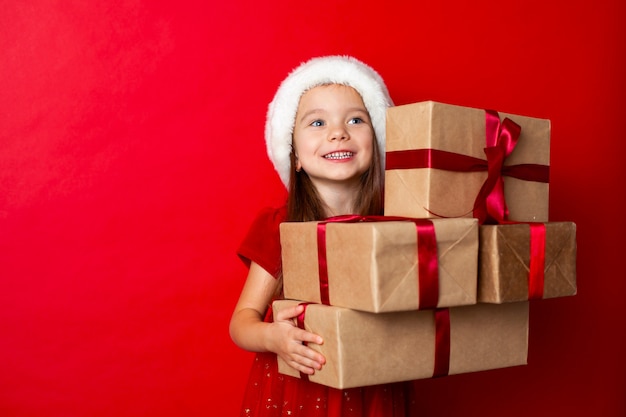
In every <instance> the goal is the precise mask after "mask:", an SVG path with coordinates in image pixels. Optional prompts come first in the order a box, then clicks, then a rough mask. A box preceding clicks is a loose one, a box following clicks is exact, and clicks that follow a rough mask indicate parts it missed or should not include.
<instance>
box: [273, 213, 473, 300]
mask: <svg viewBox="0 0 626 417" xmlns="http://www.w3.org/2000/svg"><path fill="white" fill-rule="evenodd" d="M432 223H433V225H434V227H435V234H436V238H437V252H438V264H439V300H438V306H439V307H448V306H456V305H468V304H475V303H476V294H477V286H478V284H477V276H478V223H477V221H476V219H466V218H464V219H433V220H432ZM316 229H317V222H294V223H282V224H281V225H280V238H281V245H282V259H283V288H284V294H285V298H290V299H294V300H303V301H309V302H316V303H321V297H320V280H319V265H318V250H317V234H316ZM416 244H417V232H416V228H415V224H414V223H413V222H410V221H378V222H359V223H328V224H327V225H326V245H327V250H326V256H327V264H328V286H329V290H328V291H329V299H330V304H331V305H334V306H339V307H346V308H352V309H355V310H361V311H370V312H391V311H406V310H416V309H418V308H419V285H418V261H417V246H416Z"/></svg>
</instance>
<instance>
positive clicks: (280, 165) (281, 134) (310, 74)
mask: <svg viewBox="0 0 626 417" xmlns="http://www.w3.org/2000/svg"><path fill="white" fill-rule="evenodd" d="M327 84H342V85H346V86H350V87H352V88H354V89H355V90H356V91H357V92H358V93H359V94H360V95H361V98H362V99H363V104H365V108H366V109H367V111H368V113H369V116H370V118H371V120H372V125H373V127H374V133H375V135H376V139H377V141H378V147H379V149H380V154H381V158H382V161H381V164H382V166H383V168H384V166H385V156H384V155H385V118H386V111H387V107H390V106H393V102H392V101H391V97H390V96H389V92H388V91H387V87H386V86H385V83H384V81H383V79H382V78H381V76H380V75H379V74H378V73H377V72H376V71H375V70H374V69H373V68H372V67H370V66H369V65H367V64H364V63H363V62H361V61H359V60H358V59H356V58H353V57H350V56H339V55H334V56H324V57H317V58H312V59H310V60H309V61H307V62H304V63H302V64H300V65H299V66H298V67H296V68H295V69H294V70H293V71H292V72H291V73H290V74H289V75H288V76H287V78H285V80H283V82H282V83H281V84H280V86H279V87H278V90H277V91H276V95H275V96H274V99H273V100H272V102H271V103H270V104H269V108H268V112H267V121H266V123H265V142H266V145H267V154H268V156H269V158H270V160H271V161H272V163H273V164H274V168H275V169H276V171H277V172H278V175H279V176H280V179H281V180H282V182H283V184H285V186H286V187H288V185H289V169H290V165H291V162H290V159H289V155H290V153H291V143H292V135H293V127H294V122H295V118H296V111H297V109H298V104H299V103H300V97H301V96H302V94H304V93H305V92H306V91H307V90H310V89H311V88H313V87H317V86H319V85H327Z"/></svg>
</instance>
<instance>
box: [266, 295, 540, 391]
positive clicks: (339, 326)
mask: <svg viewBox="0 0 626 417" xmlns="http://www.w3.org/2000/svg"><path fill="white" fill-rule="evenodd" d="M294 304H299V302H298V301H293V300H279V301H275V302H274V304H273V309H274V315H276V314H277V313H278V312H279V311H281V309H284V308H287V307H290V306H293V305H294ZM435 314H440V315H441V317H438V318H437V319H439V321H437V322H436V318H435ZM445 314H449V315H448V316H447V320H448V322H447V325H448V328H447V331H446V326H445V325H446V320H445V319H446V316H445ZM274 317H276V316H274ZM303 321H304V324H303V328H304V329H306V330H308V331H310V332H313V333H316V334H318V335H320V336H321V337H322V338H323V339H324V343H323V344H322V345H317V344H312V343H309V344H308V346H309V347H311V348H312V349H314V350H316V351H318V352H320V353H321V354H322V355H324V357H325V358H326V364H325V365H324V366H323V367H322V369H321V370H319V371H316V372H315V374H313V375H308V376H306V375H301V374H300V373H299V372H298V371H297V370H295V369H294V368H292V367H290V366H289V365H287V363H286V362H284V361H283V360H282V359H281V358H280V357H279V358H278V371H279V372H280V373H282V374H285V375H290V376H293V377H296V378H308V379H309V380H310V381H311V382H315V383H319V384H322V385H326V386H329V387H333V388H339V389H345V388H352V387H358V386H368V385H376V384H384V383H391V382H399V381H408V380H416V379H424V378H431V377H433V376H434V374H435V375H436V376H445V375H453V374H461V373H469V372H475V371H484V370H489V369H497V368H505V367H510V366H516V365H526V363H527V354H528V302H519V303H508V304H477V305H472V306H464V307H451V308H449V309H442V310H421V311H404V312H396V313H380V314H376V313H368V312H363V311H356V310H351V309H346V308H342V307H334V306H327V305H323V304H309V305H308V306H307V308H306V311H305V313H304V320H303ZM438 333H439V334H441V335H443V336H444V337H441V338H440V339H437V338H436V335H437V334H438ZM437 340H439V342H437Z"/></svg>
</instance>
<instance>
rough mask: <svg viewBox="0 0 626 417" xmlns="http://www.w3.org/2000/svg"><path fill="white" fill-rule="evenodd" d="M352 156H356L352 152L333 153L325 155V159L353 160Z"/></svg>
mask: <svg viewBox="0 0 626 417" xmlns="http://www.w3.org/2000/svg"><path fill="white" fill-rule="evenodd" d="M352 155H354V153H352V152H332V153H329V154H328V155H324V158H326V159H346V158H351V157H352Z"/></svg>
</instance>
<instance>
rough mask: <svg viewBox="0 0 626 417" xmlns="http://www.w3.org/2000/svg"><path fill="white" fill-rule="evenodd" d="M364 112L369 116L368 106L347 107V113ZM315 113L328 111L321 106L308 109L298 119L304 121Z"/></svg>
mask: <svg viewBox="0 0 626 417" xmlns="http://www.w3.org/2000/svg"><path fill="white" fill-rule="evenodd" d="M353 112H354V113H357V112H358V113H364V114H366V115H368V117H369V112H368V111H367V109H366V108H364V107H350V108H348V109H346V113H353ZM315 113H327V110H324V109H321V108H316V109H311V110H309V111H307V112H306V113H304V114H303V115H302V116H301V117H300V119H298V121H299V122H302V121H303V120H304V119H306V118H307V117H309V116H310V115H312V114H315Z"/></svg>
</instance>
